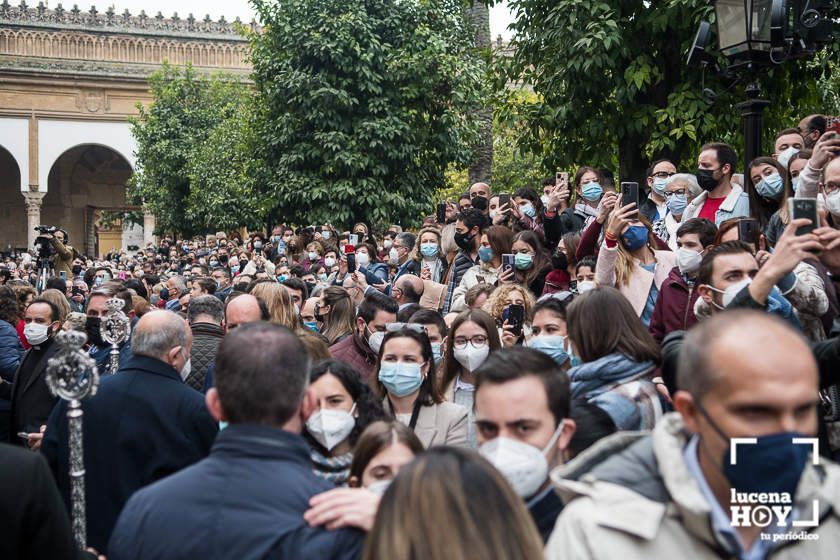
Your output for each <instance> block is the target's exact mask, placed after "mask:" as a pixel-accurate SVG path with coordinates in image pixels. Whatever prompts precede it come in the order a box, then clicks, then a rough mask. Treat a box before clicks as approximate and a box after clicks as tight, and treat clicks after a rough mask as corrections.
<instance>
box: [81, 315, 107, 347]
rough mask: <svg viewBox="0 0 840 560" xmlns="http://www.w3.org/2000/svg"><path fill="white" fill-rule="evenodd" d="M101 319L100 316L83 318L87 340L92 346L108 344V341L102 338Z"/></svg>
mask: <svg viewBox="0 0 840 560" xmlns="http://www.w3.org/2000/svg"><path fill="white" fill-rule="evenodd" d="M101 328H102V319H101V318H100V317H90V316H88V318H87V319H86V320H85V332H86V333H87V337H88V342H90V343H91V344H93V345H94V346H108V343H107V342H105V341H104V340H102V330H101Z"/></svg>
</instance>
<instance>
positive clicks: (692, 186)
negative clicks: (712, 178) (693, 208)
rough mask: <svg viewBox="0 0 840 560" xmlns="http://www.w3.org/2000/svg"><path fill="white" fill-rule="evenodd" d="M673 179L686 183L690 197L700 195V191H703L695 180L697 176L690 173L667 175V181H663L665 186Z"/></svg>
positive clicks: (673, 180)
mask: <svg viewBox="0 0 840 560" xmlns="http://www.w3.org/2000/svg"><path fill="white" fill-rule="evenodd" d="M675 181H682V182H683V183H685V184H686V185H688V194H689V195H691V198H694V197H696V196H700V193H702V192H703V189H701V188H700V184H699V183H698V182H697V177H695V176H694V175H692V174H691V173H676V174H674V175H671V176H670V177H668V182H667V183H665V186H666V187H667V186H668V185H670V184H671V183H673V182H675Z"/></svg>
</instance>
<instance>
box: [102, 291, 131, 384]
mask: <svg viewBox="0 0 840 560" xmlns="http://www.w3.org/2000/svg"><path fill="white" fill-rule="evenodd" d="M105 305H106V306H107V307H108V311H106V312H105V316H104V317H102V322H101V325H100V330H101V331H102V340H104V341H105V342H107V343H108V344H110V345H111V356H110V358H109V362H108V373H117V370H118V369H119V368H120V344H122V343H123V342H125V341H126V340H128V335H130V334H131V321H130V320H129V318H128V315H126V314H125V313H123V310H122V309H123V307H125V302H124V301H123V300H121V299H119V298H111V299H109V300H108V301H106V302H105Z"/></svg>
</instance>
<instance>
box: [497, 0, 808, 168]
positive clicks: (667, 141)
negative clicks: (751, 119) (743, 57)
mask: <svg viewBox="0 0 840 560" xmlns="http://www.w3.org/2000/svg"><path fill="white" fill-rule="evenodd" d="M509 5H510V7H511V9H512V10H514V12H515V14H516V17H517V21H516V22H515V23H514V25H513V29H514V31H515V33H516V35H515V37H514V39H513V41H512V44H511V47H512V49H513V53H514V54H513V56H512V57H511V58H510V59H506V60H504V61H503V63H504V67H503V68H502V73H501V74H500V78H501V79H502V80H504V81H505V82H506V83H507V82H510V81H521V82H524V83H525V84H526V85H530V86H532V87H533V88H534V91H535V92H536V93H537V94H538V97H539V101H538V102H537V103H535V104H533V105H531V106H530V107H529V114H528V115H527V120H528V122H529V129H530V133H529V134H528V135H527V136H526V137H524V138H523V141H524V142H525V143H530V145H531V147H532V149H534V150H536V151H542V153H543V155H544V160H545V162H546V167H548V168H550V169H553V168H557V167H559V166H567V165H570V164H576V163H587V164H592V165H600V166H608V167H611V168H615V167H618V168H619V175H620V177H621V178H623V179H640V178H641V177H642V176H643V172H644V169H645V167H646V165H647V164H648V162H649V161H650V160H652V159H655V158H658V157H669V158H672V159H674V160H676V161H678V162H681V163H682V164H683V165H684V166H687V167H689V168H690V167H693V165H694V164H695V163H696V160H695V159H694V158H696V155H697V148H698V147H699V145H700V144H701V143H703V142H706V141H712V140H722V141H726V142H730V143H732V144H735V145H736V146H738V147H740V145H741V143H742V136H741V131H740V117H739V112H738V110H737V109H736V107H735V105H736V104H737V103H738V102H739V101H741V100H742V96H743V93H742V92H743V87H742V86H743V82H742V83H741V84H738V85H737V86H735V87H733V84H732V83H731V82H728V81H726V80H725V79H724V78H721V77H716V76H712V75H710V73H707V74H706V75H705V76H703V72H702V71H701V70H700V69H699V68H696V67H688V66H686V64H685V53H686V52H687V50H688V48H689V46H690V44H691V43H692V41H693V39H694V35H695V32H696V30H697V26H698V24H699V22H700V21H701V20H709V19H711V18H712V17H713V11H712V7H711V5H710V4H709V3H708V2H706V0H660V1H648V0H629V1H621V2H619V1H617V0H565V1H564V2H556V1H554V0H510V2H509ZM820 74H821V70H820V69H818V68H815V67H814V66H813V65H811V66H809V65H808V64H806V63H804V62H802V61H798V62H789V63H786V64H785V65H783V66H781V67H775V68H771V69H762V70H760V71H758V72H757V74H756V78H757V79H758V81H759V82H760V85H761V89H762V97H764V98H766V99H769V100H770V101H771V102H772V106H771V107H770V108H769V109H768V111H767V114H766V117H767V118H766V121H765V137H764V138H765V146H766V147H767V148H769V143H770V142H769V139H770V137H771V136H772V134H773V133H775V132H776V131H778V130H779V129H780V128H783V127H785V126H790V125H791V124H792V123H793V124H796V123H797V122H798V120H799V118H800V117H801V116H803V115H805V114H808V113H811V112H819V111H818V110H817V109H818V108H819V105H820V96H819V95H818V94H817V92H816V87H815V83H816V78H817V77H818V76H819V75H820ZM704 86H705V87H710V88H712V89H714V90H715V91H716V92H717V93H718V94H719V96H718V98H717V101H716V102H715V103H714V104H710V103H709V101H708V100H707V99H706V97H704V95H703V93H702V90H703V87H704Z"/></svg>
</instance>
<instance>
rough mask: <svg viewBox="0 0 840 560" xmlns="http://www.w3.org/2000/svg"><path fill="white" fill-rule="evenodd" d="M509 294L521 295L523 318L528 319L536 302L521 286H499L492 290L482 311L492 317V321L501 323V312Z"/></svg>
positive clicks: (505, 305)
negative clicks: (523, 310) (517, 293)
mask: <svg viewBox="0 0 840 560" xmlns="http://www.w3.org/2000/svg"><path fill="white" fill-rule="evenodd" d="M511 292H519V293H521V294H522V299H523V300H524V302H525V303H524V305H525V317H526V318H530V317H531V311H532V310H533V309H534V305H536V300H535V299H534V296H533V294H532V293H531V290H529V289H528V288H526V287H525V286H523V285H522V284H501V285H499V287H498V288H496V289H495V290H493V293H491V294H490V296H488V298H487V302H485V304H484V306H483V307H482V309H483V310H484V311H486V312H487V313H489V314H490V315H492V316H493V319H495V320H496V321H497V322H498V321H501V319H502V311H504V309H505V307H507V298H508V296H509V295H510V293H511Z"/></svg>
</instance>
